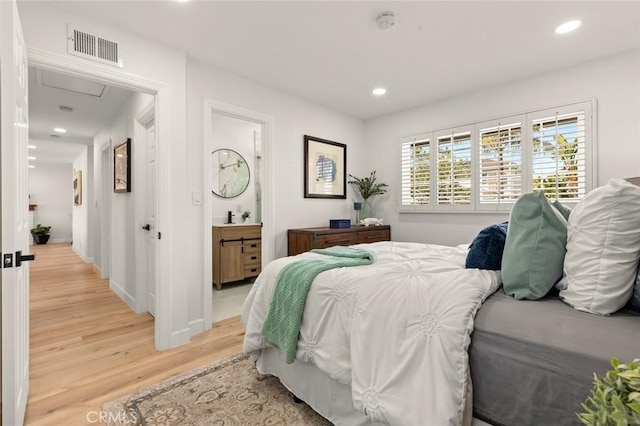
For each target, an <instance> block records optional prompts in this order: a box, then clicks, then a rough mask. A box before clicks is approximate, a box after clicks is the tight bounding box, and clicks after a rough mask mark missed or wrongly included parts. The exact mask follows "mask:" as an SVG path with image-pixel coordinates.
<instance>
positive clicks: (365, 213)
mask: <svg viewBox="0 0 640 426" xmlns="http://www.w3.org/2000/svg"><path fill="white" fill-rule="evenodd" d="M349 177H350V178H351V180H350V181H348V182H347V183H350V184H351V185H353V186H354V188H355V190H356V191H357V192H358V194H360V197H361V198H362V202H361V203H360V206H359V208H360V218H362V219H366V218H368V217H370V216H371V206H370V205H369V198H370V197H372V196H374V195H382V194H384V193H386V192H387V187H388V186H389V185H387V184H386V183H382V182H376V171H375V170H374V171H372V172H371V174H370V175H369V176H368V177H364V178H357V177H355V176H353V175H352V174H350V175H349ZM354 207H355V205H354Z"/></svg>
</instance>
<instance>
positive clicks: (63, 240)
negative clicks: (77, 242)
mask: <svg viewBox="0 0 640 426" xmlns="http://www.w3.org/2000/svg"><path fill="white" fill-rule="evenodd" d="M49 242H50V243H52V244H60V243H70V242H71V238H55V239H51V240H49Z"/></svg>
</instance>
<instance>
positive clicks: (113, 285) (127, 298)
mask: <svg viewBox="0 0 640 426" xmlns="http://www.w3.org/2000/svg"><path fill="white" fill-rule="evenodd" d="M109 288H110V289H111V291H113V292H114V293H115V294H117V295H118V297H119V298H120V299H122V300H124V302H125V303H126V304H127V305H129V307H130V308H131V310H132V311H134V312H135V306H136V300H135V299H134V298H133V297H131V295H130V294H129V293H127V292H126V290H125V289H123V288H122V287H121V286H120V285H119V284H118V283H117V282H115V281H113V280H109Z"/></svg>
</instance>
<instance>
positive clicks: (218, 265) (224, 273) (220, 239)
mask: <svg viewBox="0 0 640 426" xmlns="http://www.w3.org/2000/svg"><path fill="white" fill-rule="evenodd" d="M211 232H212V233H213V239H212V244H213V283H214V284H215V286H216V288H217V289H218V290H220V289H221V288H222V284H225V283H230V282H234V281H241V280H244V279H247V278H253V277H257V276H258V274H260V271H261V269H262V225H260V224H256V225H227V226H224V225H222V226H213V227H212V228H211Z"/></svg>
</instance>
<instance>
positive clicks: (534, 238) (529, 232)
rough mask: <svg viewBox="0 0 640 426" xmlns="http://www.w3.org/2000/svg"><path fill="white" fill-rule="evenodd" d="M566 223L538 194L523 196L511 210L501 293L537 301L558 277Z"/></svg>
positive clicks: (564, 250) (565, 239) (564, 244)
mask: <svg viewBox="0 0 640 426" xmlns="http://www.w3.org/2000/svg"><path fill="white" fill-rule="evenodd" d="M566 245H567V220H566V219H565V218H564V217H563V216H562V214H560V212H559V211H558V210H557V209H556V208H555V207H553V206H552V205H551V203H550V202H549V201H548V200H547V198H546V197H545V196H544V194H543V193H542V192H534V193H532V194H525V195H523V196H522V197H520V198H519V199H518V201H517V202H516V204H515V205H514V206H513V209H512V210H511V215H510V217H509V229H508V231H507V240H506V241H505V245H504V254H503V255H502V284H503V287H504V292H505V293H507V294H509V295H511V296H513V297H515V298H516V299H532V300H536V299H540V298H542V297H544V296H545V295H546V294H547V293H548V292H549V290H551V288H552V287H553V285H554V284H555V283H556V282H558V281H559V280H560V278H562V267H563V263H564V255H565V253H566V251H567V250H566Z"/></svg>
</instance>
